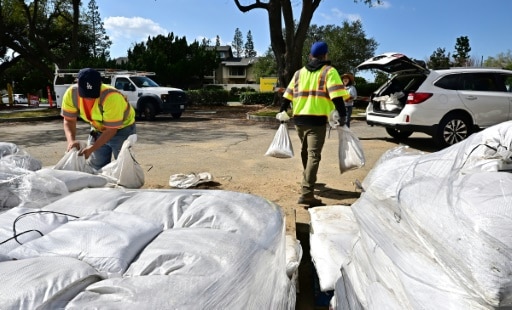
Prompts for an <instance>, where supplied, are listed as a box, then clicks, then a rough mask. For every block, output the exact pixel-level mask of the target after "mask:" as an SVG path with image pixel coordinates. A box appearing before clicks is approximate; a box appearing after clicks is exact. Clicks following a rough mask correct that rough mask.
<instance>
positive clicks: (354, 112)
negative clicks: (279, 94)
mask: <svg viewBox="0 0 512 310" xmlns="http://www.w3.org/2000/svg"><path fill="white" fill-rule="evenodd" d="M277 113H279V109H278V108H264V109H261V110H258V111H254V112H252V113H251V114H252V115H255V116H270V117H275V116H276V114H277ZM359 113H366V110H365V109H361V108H356V107H354V108H353V109H352V115H357V114H359ZM288 115H290V117H291V116H292V112H291V111H290V110H288Z"/></svg>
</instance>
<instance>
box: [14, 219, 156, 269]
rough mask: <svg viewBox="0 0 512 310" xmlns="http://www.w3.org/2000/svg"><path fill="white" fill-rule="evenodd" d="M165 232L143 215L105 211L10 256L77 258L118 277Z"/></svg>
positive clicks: (72, 224)
mask: <svg viewBox="0 0 512 310" xmlns="http://www.w3.org/2000/svg"><path fill="white" fill-rule="evenodd" d="M161 231H162V227H161V226H159V225H156V224H154V223H152V222H150V221H148V220H145V219H143V218H141V217H139V216H135V215H131V214H126V213H121V212H114V211H104V212H101V213H98V214H93V215H90V216H86V217H83V218H80V219H78V220H74V221H70V222H68V223H67V224H64V225H61V226H59V227H58V228H56V229H55V230H53V231H51V232H50V233H48V234H47V235H45V236H44V237H41V238H38V239H36V240H33V241H31V242H28V243H25V244H24V245H22V246H19V247H17V248H16V249H14V250H13V251H11V252H9V253H8V255H9V256H10V257H13V258H16V259H26V258H30V257H38V256H67V257H73V258H76V259H80V260H82V261H84V262H86V263H88V264H90V265H91V266H93V267H94V268H95V269H96V270H97V271H98V272H100V273H101V274H102V275H103V276H104V277H116V276H121V275H122V274H123V273H124V271H125V270H126V269H127V268H128V265H129V263H130V262H131V261H132V260H133V258H134V257H135V256H136V255H137V254H138V253H139V252H140V250H141V249H142V248H143V247H145V246H146V245H147V243H148V242H149V241H151V240H152V239H153V238H154V237H155V236H156V235H157V234H159V233H160V232H161ZM113 245H115V247H114V246H113Z"/></svg>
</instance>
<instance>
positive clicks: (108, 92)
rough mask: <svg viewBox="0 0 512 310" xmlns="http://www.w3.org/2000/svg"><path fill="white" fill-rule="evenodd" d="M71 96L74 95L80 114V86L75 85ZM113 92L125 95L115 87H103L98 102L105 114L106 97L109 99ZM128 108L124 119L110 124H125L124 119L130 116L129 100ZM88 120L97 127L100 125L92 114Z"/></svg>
mask: <svg viewBox="0 0 512 310" xmlns="http://www.w3.org/2000/svg"><path fill="white" fill-rule="evenodd" d="M71 91H72V92H71V96H72V99H73V105H74V106H75V108H76V109H77V110H78V114H80V104H79V100H80V97H79V96H78V87H73V89H72V90H71ZM113 93H118V94H120V95H121V96H123V97H124V95H123V94H122V93H121V92H119V91H118V90H117V89H114V88H105V89H102V90H101V92H100V97H99V103H98V108H99V109H100V113H101V114H103V103H104V102H105V99H107V97H108V96H109V95H111V94H113ZM126 105H127V106H126V109H125V110H124V114H123V120H122V121H121V122H119V123H115V124H114V123H109V125H110V126H122V125H123V121H124V120H125V119H127V118H128V117H129V116H130V104H129V103H128V102H127V103H126ZM88 121H90V122H91V124H92V125H93V126H94V127H95V128H98V127H99V126H97V124H96V123H95V122H94V120H92V115H91V119H89V120H88Z"/></svg>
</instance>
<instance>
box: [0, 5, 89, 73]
mask: <svg viewBox="0 0 512 310" xmlns="http://www.w3.org/2000/svg"><path fill="white" fill-rule="evenodd" d="M79 16H80V0H67V1H66V0H53V1H52V0H40V1H22V0H0V52H1V53H2V60H3V61H2V63H0V76H3V74H4V73H5V70H7V69H8V68H10V67H12V66H14V65H16V64H18V63H20V61H21V60H24V61H25V62H26V63H27V64H29V66H30V67H31V68H32V69H31V70H39V71H40V72H42V74H43V75H44V76H46V77H47V78H48V79H52V77H53V69H54V68H53V64H54V63H57V64H59V65H64V64H67V63H69V61H70V60H72V59H74V58H75V57H76V55H78V50H77V46H78V33H79V31H78V28H79V22H78V21H79ZM0 78H2V77H0ZM3 78H5V77H3Z"/></svg>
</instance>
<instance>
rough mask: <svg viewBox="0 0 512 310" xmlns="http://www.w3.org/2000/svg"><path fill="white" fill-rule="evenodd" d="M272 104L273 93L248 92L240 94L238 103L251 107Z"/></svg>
mask: <svg viewBox="0 0 512 310" xmlns="http://www.w3.org/2000/svg"><path fill="white" fill-rule="evenodd" d="M273 102H274V93H273V92H263V93H259V92H255V91H254V90H253V91H248V92H244V93H241V94H240V103H242V104H246V105H251V104H264V105H270V104H272V103H273Z"/></svg>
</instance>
